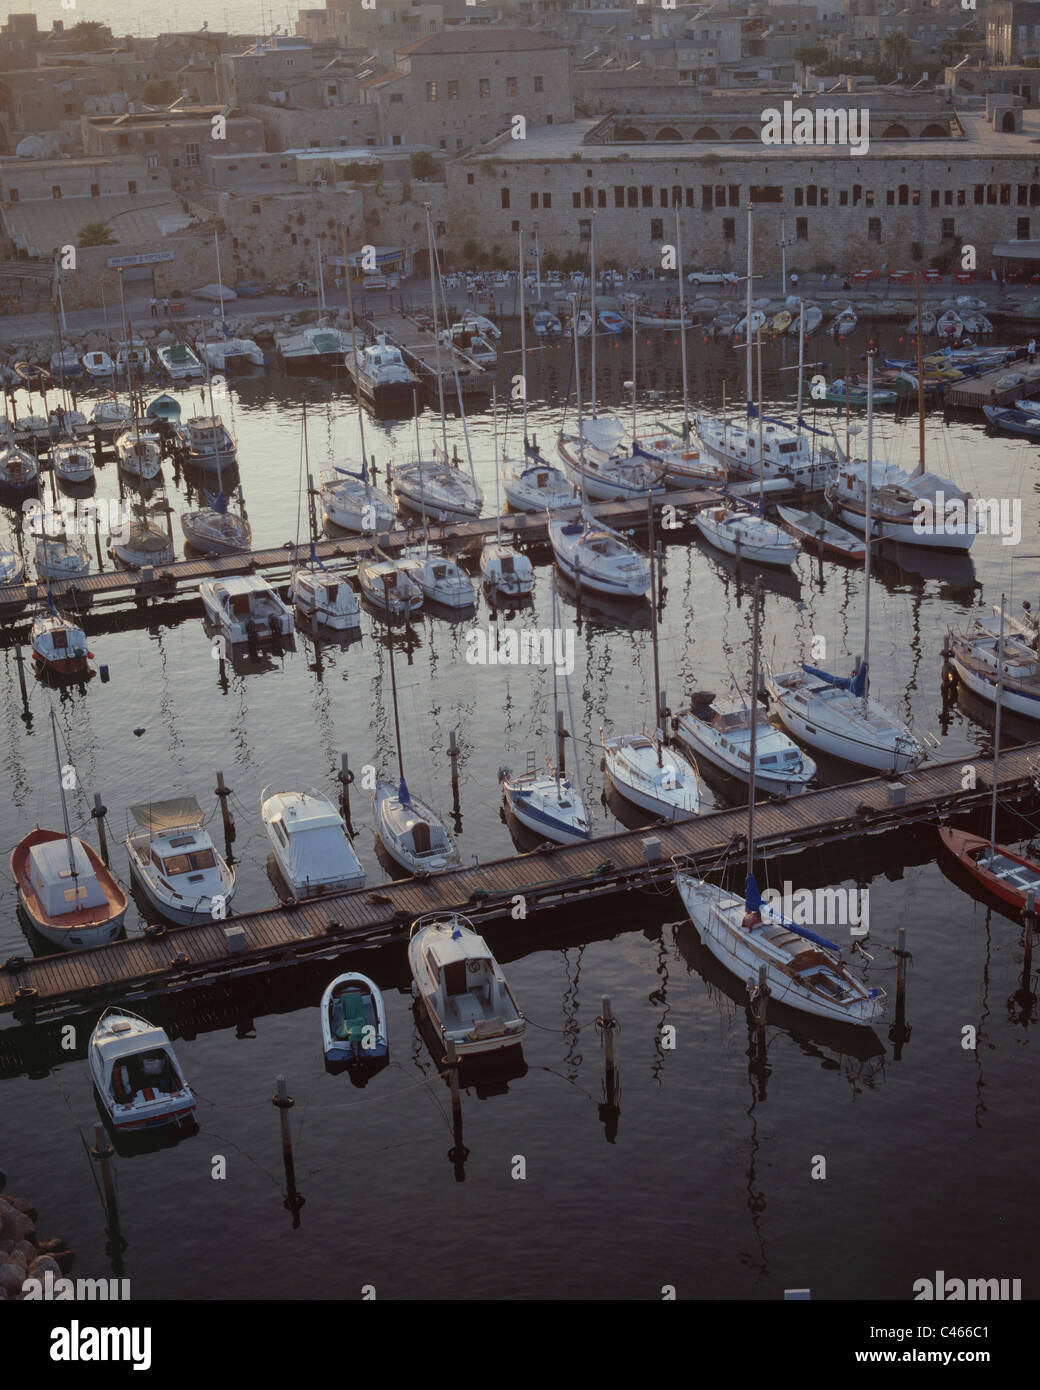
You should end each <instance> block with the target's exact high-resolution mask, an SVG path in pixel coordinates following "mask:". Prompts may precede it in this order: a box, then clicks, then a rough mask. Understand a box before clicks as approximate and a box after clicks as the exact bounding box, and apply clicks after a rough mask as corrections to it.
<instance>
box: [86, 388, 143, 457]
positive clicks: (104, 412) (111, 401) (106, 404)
mask: <svg viewBox="0 0 1040 1390" xmlns="http://www.w3.org/2000/svg"><path fill="white" fill-rule="evenodd" d="M90 423H91V424H92V425H93V426H94V433H95V435H97V436H98V437H99V438H100V440H101V441H102V442H106V441H107V443H109V444H111V443H112V442H113V441H114V440H115V438H116V436H117V435H119V434H124V433H125V432H126V431H127V430H128V429H130V428H132V426H133V424H134V412H133V410H132V409H131V408H130V406H129V405H128V404H127V403H126V402H124V401H121V400H118V399H117V398H116V397H115V396H113V395H112V394H111V393H109V394H108V395H105V396H101V397H99V399H98V400H96V401H95V402H94V408H93V410H92V411H91V412H90Z"/></svg>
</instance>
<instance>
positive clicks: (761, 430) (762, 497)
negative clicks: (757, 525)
mask: <svg viewBox="0 0 1040 1390" xmlns="http://www.w3.org/2000/svg"><path fill="white" fill-rule="evenodd" d="M748 283H749V284H750V283H751V282H750V281H748ZM757 337H758V510H759V514H760V515H761V516H765V514H766V465H765V458H764V456H763V452H762V451H763V449H764V448H765V427H764V425H763V423H762V330H761V328H759V330H758V334H757ZM750 341H751V319H750V317H749V318H748V342H749V343H750Z"/></svg>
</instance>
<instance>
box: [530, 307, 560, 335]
mask: <svg viewBox="0 0 1040 1390" xmlns="http://www.w3.org/2000/svg"><path fill="white" fill-rule="evenodd" d="M531 327H532V328H533V329H534V331H535V334H536V335H537V336H538V337H539V338H558V337H559V336H560V334H561V333H562V332H563V324H562V323H561V322H560V320H559V319H558V318H557V317H556V315H555V314H551V313H550V312H549V310H548V309H539V310H538V312H537V313H536V314H534V315H533V316H532V318H531Z"/></svg>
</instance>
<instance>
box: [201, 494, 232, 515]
mask: <svg viewBox="0 0 1040 1390" xmlns="http://www.w3.org/2000/svg"><path fill="white" fill-rule="evenodd" d="M206 501H207V502H208V503H209V505H210V506H211V507H212V508H213V510H214V511H215V512H219V513H220V515H221V516H226V515H227V509H228V503H227V498H226V497H225V496H224V494H223V493H222V492H218V493H217V495H216V497H214V496H213V494H212V492H207V493H206Z"/></svg>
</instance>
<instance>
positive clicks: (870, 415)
mask: <svg viewBox="0 0 1040 1390" xmlns="http://www.w3.org/2000/svg"><path fill="white" fill-rule="evenodd" d="M848 398H849V382H848V377H846V378H845V400H846V401H848ZM873 484H874V353H873V351H871V352H868V353H867V496H866V511H867V515H866V523H867V525H866V532H867V554H866V558H865V560H864V562H863V584H864V594H863V665H864V667H865V668H866V675H865V676H864V677H863V708H864V709H866V707H867V687H868V686H869V684H870V667H869V665H868V662H869V660H870V552H871V550H872V549H873V544H874V518H873V516H872V515H871V510H872V507H871V504H872V503H873V500H874V495H873Z"/></svg>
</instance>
